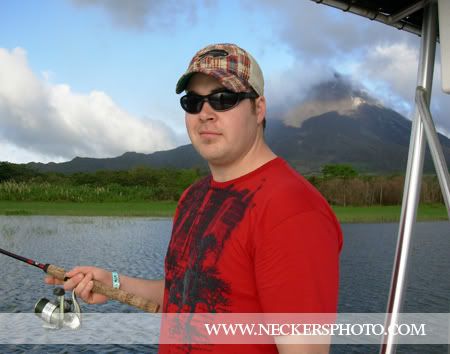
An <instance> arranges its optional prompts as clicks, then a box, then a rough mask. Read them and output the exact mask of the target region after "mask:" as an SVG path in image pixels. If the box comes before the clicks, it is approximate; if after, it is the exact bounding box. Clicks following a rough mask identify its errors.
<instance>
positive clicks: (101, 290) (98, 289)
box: [0, 248, 159, 313]
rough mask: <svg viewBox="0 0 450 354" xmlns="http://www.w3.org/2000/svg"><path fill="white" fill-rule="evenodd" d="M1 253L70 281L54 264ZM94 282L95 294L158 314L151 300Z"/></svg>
mask: <svg viewBox="0 0 450 354" xmlns="http://www.w3.org/2000/svg"><path fill="white" fill-rule="evenodd" d="M0 253H2V254H4V255H6V256H8V257H12V258H14V259H17V260H19V261H22V262H25V263H27V264H28V265H32V266H34V267H37V268H39V269H41V270H43V271H44V272H45V273H47V274H49V275H52V276H54V277H55V278H56V279H59V280H62V281H66V280H67V279H69V278H68V277H66V271H65V270H64V269H63V268H60V267H57V266H55V265H53V264H48V263H46V264H43V263H39V262H36V261H35V260H32V259H30V258H25V257H22V256H19V255H17V254H14V253H11V252H8V251H6V250H4V249H1V248H0ZM93 282H94V287H93V288H92V292H93V293H97V294H102V295H105V296H106V297H108V298H109V299H112V300H117V301H119V302H122V303H124V304H127V305H130V306H133V307H137V308H138V309H141V310H144V311H146V312H151V313H154V312H157V311H158V309H159V305H158V304H155V303H154V302H152V301H150V300H147V299H144V298H142V297H140V296H137V295H134V294H130V293H128V292H126V291H123V290H121V289H115V288H113V287H110V286H106V285H105V284H103V283H100V282H99V281H97V280H94V281H93Z"/></svg>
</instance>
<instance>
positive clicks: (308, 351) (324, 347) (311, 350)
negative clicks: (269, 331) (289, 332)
mask: <svg viewBox="0 0 450 354" xmlns="http://www.w3.org/2000/svg"><path fill="white" fill-rule="evenodd" d="M291 339H292V342H293V343H297V344H286V343H288V342H289V341H290V340H291ZM280 342H283V344H282V343H280ZM275 343H276V344H277V349H278V353H280V354H328V353H329V352H330V345H329V344H298V338H294V337H292V336H284V337H275Z"/></svg>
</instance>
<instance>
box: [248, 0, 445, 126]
mask: <svg viewBox="0 0 450 354" xmlns="http://www.w3.org/2000/svg"><path fill="white" fill-rule="evenodd" d="M246 6H247V7H249V8H251V9H254V10H257V9H259V10H260V11H261V8H262V9H263V10H264V11H265V12H266V13H268V14H270V15H269V17H268V18H269V20H270V24H267V26H271V28H273V35H274V36H275V37H276V38H277V39H278V41H279V42H281V43H284V45H286V46H287V47H288V48H289V50H290V52H291V55H292V57H293V60H294V63H293V64H292V66H291V67H290V68H287V69H286V70H284V71H283V72H279V73H275V75H276V76H274V77H270V78H268V80H267V86H268V89H267V92H268V93H269V94H273V97H274V101H275V103H276V104H275V107H276V108H274V111H276V112H277V114H279V112H280V111H283V110H286V109H285V108H283V107H286V106H291V107H293V108H292V110H295V109H296V108H297V106H298V105H299V104H300V103H301V102H303V101H304V100H305V95H306V94H307V92H308V90H309V88H310V87H311V86H314V85H316V84H317V83H319V82H322V81H324V80H326V78H327V77H330V73H332V72H339V73H343V74H345V75H348V76H350V77H351V79H352V81H354V82H360V83H361V85H362V86H363V87H364V89H365V90H367V91H368V92H369V94H370V95H371V96H372V97H374V98H376V99H377V100H379V101H381V103H382V104H384V105H385V106H386V107H389V108H392V109H394V110H396V111H398V112H399V113H401V114H403V115H405V116H407V117H409V118H411V117H412V115H413V112H414V92H415V86H416V77H417V66H418V56H419V46H420V38H419V37H418V36H417V35H414V34H411V33H408V32H405V31H399V30H396V29H395V28H393V27H390V26H386V25H384V24H381V23H378V22H376V21H369V20H368V19H366V18H363V17H360V16H357V15H353V14H349V13H344V12H342V11H340V10H337V9H334V8H331V7H329V6H324V5H319V4H316V3H315V2H313V1H297V0H286V1H283V4H282V6H281V5H280V2H279V1H276V0H262V1H261V2H258V5H255V4H254V3H252V2H250V1H248V0H247V1H246ZM436 58H437V61H436V69H437V71H438V70H439V65H440V64H439V59H440V58H439V56H438V55H437V56H436ZM439 80H440V78H439V75H438V74H437V73H435V81H434V87H433V100H432V114H433V116H434V120H435V122H436V125H437V127H438V128H439V130H440V131H442V132H443V133H448V132H449V131H450V121H449V120H448V113H447V112H448V108H449V106H450V102H449V96H448V95H445V94H443V93H442V91H441V89H440V87H438V85H437V83H439ZM271 81H272V82H271ZM284 88H287V90H286V89H284ZM291 92H295V93H296V94H297V95H298V98H295V97H292V96H293V95H292V94H291ZM283 94H285V97H284V98H283Z"/></svg>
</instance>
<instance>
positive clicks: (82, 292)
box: [44, 266, 112, 304]
mask: <svg viewBox="0 0 450 354" xmlns="http://www.w3.org/2000/svg"><path fill="white" fill-rule="evenodd" d="M66 276H67V277H68V278H70V279H68V280H67V281H65V282H64V281H61V280H58V279H56V278H54V277H52V276H47V277H45V279H44V281H45V283H46V284H50V285H64V290H69V291H70V290H73V291H74V292H75V294H76V295H77V296H78V297H80V298H81V299H83V301H84V302H86V303H88V304H103V303H105V302H107V301H108V298H107V297H106V296H105V295H101V294H96V293H93V292H92V288H93V286H94V282H93V280H97V281H98V282H100V283H103V284H105V285H108V286H111V284H112V275H111V272H109V271H107V270H105V269H102V268H97V267H89V266H83V267H75V268H73V269H72V270H70V271H69V272H67V273H66Z"/></svg>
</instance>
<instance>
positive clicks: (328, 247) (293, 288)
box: [255, 210, 342, 313]
mask: <svg viewBox="0 0 450 354" xmlns="http://www.w3.org/2000/svg"><path fill="white" fill-rule="evenodd" d="M259 241H260V242H259V243H258V245H257V246H256V252H255V274H256V286H257V290H258V296H259V299H260V301H261V306H262V309H263V311H264V312H267V313H287V312H290V313H334V312H336V310H337V300H338V287H339V252H340V248H341V244H342V234H341V231H340V228H339V227H337V226H336V224H335V222H334V221H333V220H330V218H328V217H327V216H325V215H324V214H322V213H320V212H319V211H315V210H313V211H307V212H300V213H298V214H295V215H293V216H290V217H288V218H287V219H285V220H283V221H282V222H280V223H279V224H278V225H276V226H275V227H273V228H272V229H271V230H269V231H267V232H265V233H264V234H263V235H261V238H260V240H259Z"/></svg>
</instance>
